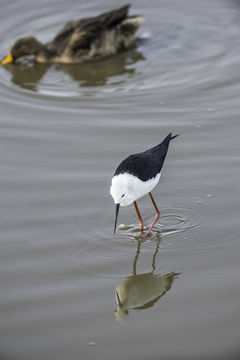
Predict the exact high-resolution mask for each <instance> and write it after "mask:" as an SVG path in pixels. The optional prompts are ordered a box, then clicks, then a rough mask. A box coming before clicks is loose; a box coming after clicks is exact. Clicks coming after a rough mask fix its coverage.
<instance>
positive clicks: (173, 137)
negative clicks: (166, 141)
mask: <svg viewBox="0 0 240 360" xmlns="http://www.w3.org/2000/svg"><path fill="white" fill-rule="evenodd" d="M169 135H170V136H171V139H170V140H172V139H175V138H176V137H177V136H179V134H177V135H174V136H172V133H170V134H169Z"/></svg>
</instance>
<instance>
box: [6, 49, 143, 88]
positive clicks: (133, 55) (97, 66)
mask: <svg viewBox="0 0 240 360" xmlns="http://www.w3.org/2000/svg"><path fill="white" fill-rule="evenodd" d="M143 60H145V58H144V56H143V55H142V54H141V52H139V51H138V50H137V49H136V47H133V48H132V49H130V50H128V51H122V52H121V53H119V54H118V55H117V56H114V57H109V58H107V59H104V60H99V61H92V62H88V63H82V64H41V63H36V62H34V61H33V60H31V59H25V60H22V61H19V62H17V63H16V64H9V65H7V66H5V69H6V70H7V71H8V72H9V73H11V76H12V79H11V81H12V83H13V84H15V85H18V86H20V87H21V88H23V89H26V90H31V91H36V92H37V91H38V87H39V84H40V82H41V81H42V79H43V78H44V77H45V74H46V73H47V72H50V71H51V72H52V71H53V73H51V75H50V74H49V77H50V80H51V79H52V81H53V82H54V79H55V78H56V75H57V79H58V80H59V76H60V75H59V73H60V72H64V73H65V74H67V75H68V77H69V81H70V82H71V80H73V81H74V82H77V83H78V86H79V87H87V86H102V85H105V84H109V83H110V84H111V83H115V82H121V81H125V78H126V76H127V77H129V76H134V75H135V74H136V68H135V65H136V63H137V62H139V61H143ZM46 75H47V74H46ZM61 76H63V75H61ZM123 76H124V77H123ZM53 77H54V78H53ZM58 82H59V81H57V83H58ZM46 84H47V86H48V84H49V80H47V79H46ZM61 84H62V82H61ZM41 86H43V87H44V81H43V84H41ZM61 86H62V85H61Z"/></svg>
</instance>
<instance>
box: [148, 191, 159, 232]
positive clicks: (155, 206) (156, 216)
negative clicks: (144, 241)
mask: <svg viewBox="0 0 240 360" xmlns="http://www.w3.org/2000/svg"><path fill="white" fill-rule="evenodd" d="M149 196H150V198H151V200H152V203H153V206H154V208H155V210H156V215H155V218H154V220H153V223H152V225H151V226H150V228H149V229H148V231H147V232H146V236H147V235H148V234H149V233H150V231H151V230H152V228H153V227H154V225H155V224H156V222H157V221H158V219H159V217H160V211H159V210H158V207H157V205H156V203H155V200H154V198H153V196H152V194H151V193H149Z"/></svg>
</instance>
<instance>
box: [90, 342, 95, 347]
mask: <svg viewBox="0 0 240 360" xmlns="http://www.w3.org/2000/svg"><path fill="white" fill-rule="evenodd" d="M95 345H96V343H95V342H89V343H88V346H95Z"/></svg>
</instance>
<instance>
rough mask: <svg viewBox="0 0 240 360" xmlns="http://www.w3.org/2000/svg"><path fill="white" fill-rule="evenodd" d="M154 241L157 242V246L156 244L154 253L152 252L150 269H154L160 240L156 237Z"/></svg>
mask: <svg viewBox="0 0 240 360" xmlns="http://www.w3.org/2000/svg"><path fill="white" fill-rule="evenodd" d="M156 243H157V246H156V250H155V253H154V254H153V261H152V271H154V270H155V269H156V266H155V261H156V256H157V253H158V249H159V244H160V240H159V239H157V241H156Z"/></svg>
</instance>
